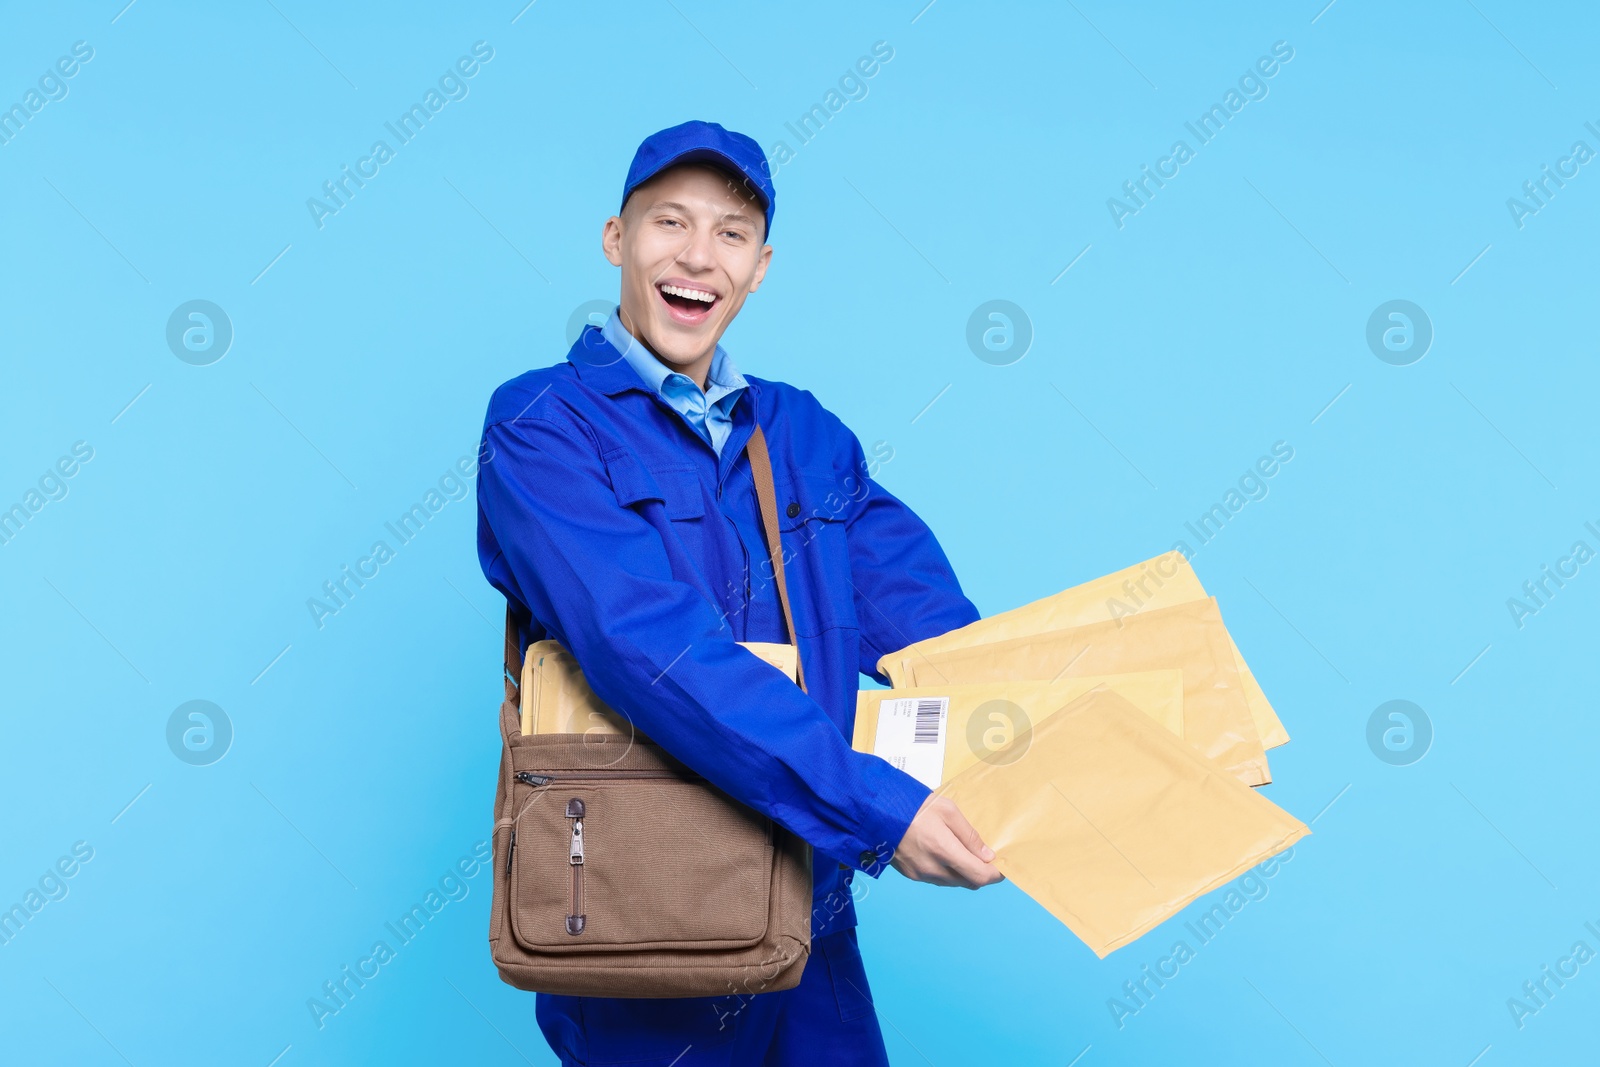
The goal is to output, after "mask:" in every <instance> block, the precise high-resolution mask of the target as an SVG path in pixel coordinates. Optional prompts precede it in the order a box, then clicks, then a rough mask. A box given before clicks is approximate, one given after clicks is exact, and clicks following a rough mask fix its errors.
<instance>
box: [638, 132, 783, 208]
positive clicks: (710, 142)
mask: <svg viewBox="0 0 1600 1067" xmlns="http://www.w3.org/2000/svg"><path fill="white" fill-rule="evenodd" d="M680 163H710V164H713V165H715V166H718V167H721V168H722V169H723V170H726V171H729V172H730V173H731V174H733V175H735V176H737V175H740V174H742V175H744V177H745V183H744V184H745V188H746V189H748V190H749V191H750V192H752V193H755V194H756V195H757V196H758V197H760V198H761V201H762V204H763V205H764V206H765V208H766V212H767V236H768V237H771V236H772V209H773V201H774V200H775V199H776V194H775V193H774V192H773V190H772V173H771V168H769V167H768V166H767V157H766V154H765V153H763V152H762V151H761V146H760V145H758V144H756V143H755V141H753V140H752V139H750V138H749V137H746V136H745V135H744V134H742V133H733V132H732V131H730V130H725V129H723V128H722V127H721V126H719V125H717V124H716V123H715V122H701V121H699V120H698V119H696V120H694V121H692V122H685V123H684V124H683V125H681V126H674V127H672V128H671V129H668V130H661V131H659V132H657V133H652V134H651V135H650V136H649V137H646V138H645V139H644V142H643V143H642V144H640V145H639V150H638V151H637V152H635V153H634V154H633V165H632V166H630V167H629V168H628V180H627V182H626V183H625V184H624V185H623V187H622V203H623V205H624V206H626V204H627V203H628V197H629V196H631V195H632V194H633V191H634V190H635V189H637V188H638V187H639V186H641V185H643V184H644V183H645V182H647V181H649V180H650V179H651V178H654V177H655V176H656V175H657V174H660V173H661V172H662V171H664V170H666V169H667V168H668V167H674V166H677V165H678V164H680ZM618 210H619V211H620V210H621V209H620V208H619V209H618Z"/></svg>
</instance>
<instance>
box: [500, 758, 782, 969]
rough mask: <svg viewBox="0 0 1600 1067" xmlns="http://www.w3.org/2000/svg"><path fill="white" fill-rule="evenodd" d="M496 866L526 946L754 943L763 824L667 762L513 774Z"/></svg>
mask: <svg viewBox="0 0 1600 1067" xmlns="http://www.w3.org/2000/svg"><path fill="white" fill-rule="evenodd" d="M515 777H516V783H517V784H516V787H515V796H514V805H515V806H514V808H513V811H514V812H515V816H514V822H513V824H512V836H511V841H510V844H509V846H508V850H507V856H506V864H507V866H508V867H509V869H510V875H511V880H510V920H511V932H512V935H513V936H514V937H515V938H516V940H517V942H518V943H519V944H520V945H522V946H523V947H524V948H527V949H532V950H537V951H542V952H593V951H620V950H639V949H649V948H656V947H659V948H682V947H683V946H684V943H686V942H688V943H693V944H694V945H695V946H696V947H699V948H706V949H722V948H738V947H741V946H746V945H753V944H756V943H757V942H759V941H760V940H761V939H762V938H763V937H764V936H765V935H766V930H767V923H768V910H767V909H768V901H769V900H770V896H771V894H770V890H771V886H772V871H773V863H774V858H775V857H774V854H773V842H772V823H771V822H770V821H769V820H767V819H766V818H764V817H762V816H760V815H757V814H756V813H755V812H753V811H751V810H749V809H748V808H745V807H743V806H742V805H739V804H737V803H735V802H733V801H732V800H730V799H729V798H728V797H727V796H726V795H724V794H722V793H719V792H718V791H717V790H716V789H714V788H713V787H712V786H711V785H710V784H709V783H707V782H705V781H704V780H702V779H697V778H692V777H687V776H684V775H680V774H678V773H674V772H673V771H670V770H624V769H599V768H597V769H587V770H568V771H550V772H549V773H534V772H531V771H523V772H520V773H518V774H517V775H516V776H515Z"/></svg>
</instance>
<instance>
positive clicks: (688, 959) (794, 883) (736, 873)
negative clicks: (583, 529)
mask: <svg viewBox="0 0 1600 1067" xmlns="http://www.w3.org/2000/svg"><path fill="white" fill-rule="evenodd" d="M748 454H749V457H750V467H751V472H752V475H753V476H754V478H755V487H756V499H757V502H758V503H759V505H760V510H761V521H762V526H763V527H764V528H765V533H766V539H767V548H768V551H769V553H770V554H771V557H772V569H773V575H774V578H775V580H776V582H777V586H778V600H779V603H780V605H781V607H782V609H783V619H784V622H785V624H786V625H787V626H788V629H789V636H790V639H791V640H794V636H795V629H794V616H793V614H792V612H791V610H790V606H789V590H788V587H787V586H786V585H785V583H784V573H783V548H782V544H781V542H780V539H779V535H778V510H777V502H776V494H775V492H774V488H773V483H772V463H771V460H770V458H769V457H768V454H767V443H766V438H765V437H764V436H763V435H762V432H761V428H760V427H759V426H757V427H756V429H755V432H754V433H753V434H752V435H751V438H750V444H749V447H748ZM796 653H797V655H798V648H797V649H796ZM521 661H522V655H521V649H520V647H519V643H518V640H517V634H516V628H515V627H514V626H513V624H512V621H511V612H510V609H509V607H508V608H507V611H506V640H505V701H504V702H503V703H502V704H501V705H500V737H501V741H502V744H503V747H502V749H501V754H500V779H499V784H498V786H497V787H496V789H495V801H494V812H495V824H494V896H493V900H492V901H491V903H490V917H489V947H490V952H491V954H492V956H493V957H494V962H495V966H496V967H497V968H498V969H499V972H500V977H501V978H502V979H503V980H504V981H506V982H507V983H509V984H511V985H513V986H516V987H517V988H518V989H529V990H535V991H538V992H542V993H561V994H567V995H573V996H603V997H695V996H724V995H745V994H751V993H764V992H772V991H776V990H780V989H790V988H793V987H794V986H795V985H797V984H798V983H799V981H800V974H801V971H802V970H803V968H804V967H805V963H806V958H807V957H808V956H809V955H810V952H811V892H812V888H811V846H810V845H809V844H807V843H806V842H805V841H803V840H801V839H800V838H799V837H797V836H796V835H794V834H793V833H791V832H790V831H788V830H786V829H785V828H784V827H782V826H779V825H777V824H776V823H774V822H773V821H772V820H771V819H768V818H766V817H765V816H763V815H761V814H759V813H757V812H755V811H753V810H751V809H750V808H748V807H745V806H744V805H742V804H740V803H738V802H737V801H735V800H734V799H733V798H731V797H729V796H728V795H727V794H726V793H723V792H722V791H721V790H719V789H717V788H716V787H715V786H713V785H712V784H711V783H710V782H707V781H706V780H705V779H704V778H702V777H700V776H698V775H696V774H695V773H694V772H693V771H691V770H689V768H687V767H685V766H684V765H683V764H682V763H680V762H679V761H677V760H675V759H673V758H672V757H671V756H669V755H668V754H667V753H666V752H665V751H663V750H662V749H661V748H660V746H658V745H655V744H653V743H651V742H650V741H649V740H648V739H646V738H645V737H643V736H642V735H640V734H638V732H637V731H633V732H632V733H630V734H627V735H617V734H608V733H601V732H598V731H591V732H590V733H587V734H577V733H565V734H529V735H524V734H523V733H522V730H521V722H520V718H519V711H520V704H521V693H520V690H519V683H520V679H521V667H522V662H521ZM797 679H798V681H799V683H800V688H801V689H802V690H803V689H805V673H804V670H803V669H799V670H797Z"/></svg>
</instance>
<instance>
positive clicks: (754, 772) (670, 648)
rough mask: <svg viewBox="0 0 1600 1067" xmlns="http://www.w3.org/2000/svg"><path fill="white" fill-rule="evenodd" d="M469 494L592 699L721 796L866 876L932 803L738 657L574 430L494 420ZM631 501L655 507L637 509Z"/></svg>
mask: <svg viewBox="0 0 1600 1067" xmlns="http://www.w3.org/2000/svg"><path fill="white" fill-rule="evenodd" d="M483 454H484V455H486V456H491V457H493V458H492V460H491V461H489V462H487V463H486V464H485V465H484V466H482V468H481V469H480V472H479V477H478V499H479V506H480V509H481V512H482V514H483V516H484V520H485V521H486V522H487V523H488V524H489V526H490V528H491V529H492V530H493V532H494V536H495V540H496V541H497V542H498V544H499V546H500V550H501V552H503V553H504V556H505V561H506V564H507V566H508V567H509V569H510V571H511V573H512V575H513V577H514V578H515V581H516V584H517V586H518V587H519V590H520V592H521V593H522V594H523V598H524V600H525V601H526V604H527V607H528V608H529V609H530V610H531V611H532V612H533V615H534V617H535V618H537V619H538V620H539V622H540V623H541V624H543V625H544V626H545V628H546V629H547V630H549V631H550V632H551V633H552V634H553V635H554V636H555V637H556V638H558V639H559V640H560V641H561V642H562V644H564V645H565V646H566V647H567V648H568V649H569V650H570V651H571V652H572V654H573V655H574V657H576V659H577V661H578V663H579V664H580V665H581V666H582V668H583V673H584V677H585V678H586V679H587V680H588V682H589V684H590V686H591V687H592V688H593V689H594V692H595V694H596V695H597V696H599V697H600V699H601V700H603V701H605V702H606V704H608V705H609V706H610V707H611V708H613V709H614V710H616V711H618V712H620V713H621V714H623V715H625V716H627V718H628V719H629V720H630V721H631V722H633V723H634V724H635V725H636V726H637V727H638V729H639V730H640V731H641V732H642V733H643V734H644V735H645V736H647V737H649V738H650V739H651V740H652V741H654V742H656V743H658V744H660V745H661V746H662V748H664V749H666V750H667V751H668V752H670V753H672V755H673V756H675V757H676V758H678V759H679V760H682V761H683V762H684V763H685V764H687V765H688V766H689V767H691V768H692V769H694V770H695V771H696V772H698V773H700V774H703V775H705V777H706V778H707V779H708V780H709V781H711V782H712V783H713V784H714V785H716V786H717V787H718V788H720V789H722V790H723V791H724V792H726V793H728V794H729V795H730V796H732V797H734V798H735V799H737V800H739V801H740V802H742V803H744V804H746V805H748V806H749V807H751V808H753V809H755V810H756V811H759V812H761V813H763V814H765V815H767V816H769V817H770V818H772V819H774V820H776V821H777V822H778V823H780V824H782V825H783V826H785V827H788V828H789V829H790V830H793V831H794V832H795V833H797V834H799V835H800V836H801V837H803V838H804V839H806V840H807V841H809V842H811V844H812V846H813V847H814V848H816V849H817V850H818V851H819V852H821V853H823V854H825V855H827V856H831V857H833V858H834V859H837V860H841V861H843V862H845V863H847V864H849V865H850V866H852V867H855V868H857V869H860V870H864V871H867V872H868V873H870V874H872V875H874V876H876V875H877V874H879V873H881V871H882V869H883V865H884V864H885V863H886V862H887V861H888V859H889V857H890V856H891V855H892V854H893V851H894V849H895V848H896V847H897V846H898V845H899V843H900V839H901V837H903V836H904V834H905V830H906V827H907V825H908V824H909V822H910V819H911V816H912V815H913V814H914V813H915V812H916V810H917V808H918V807H919V806H920V804H921V803H922V800H923V799H924V798H925V797H926V796H927V794H928V788H927V787H926V786H924V785H923V784H922V783H921V782H918V781H917V780H916V779H915V778H912V777H911V776H910V775H908V774H906V773H905V772H903V771H900V770H898V769H896V768H894V767H892V766H890V765H889V764H888V763H887V762H885V761H884V760H882V759H879V758H877V757H876V756H872V755H868V754H865V753H859V752H855V751H853V750H852V749H851V747H850V744H849V741H848V740H847V739H846V738H845V737H844V736H843V735H842V734H840V732H839V730H838V728H837V727H835V726H834V724H833V722H832V721H831V720H830V719H829V718H828V716H827V713H826V711H824V710H823V708H822V707H821V706H820V705H818V704H817V703H816V702H815V701H813V700H812V699H811V697H809V696H807V695H806V694H805V693H804V692H803V691H801V690H800V689H799V688H798V687H797V686H795V684H794V683H793V682H791V681H789V680H788V679H786V678H785V677H784V676H783V675H782V674H780V673H779V672H777V671H775V670H773V669H772V668H771V667H770V666H768V665H767V664H765V663H763V662H762V661H761V660H759V659H758V658H756V656H755V655H753V654H752V653H751V652H749V651H748V650H746V649H744V648H741V647H740V646H739V645H738V644H737V643H735V641H734V640H733V637H732V635H731V633H730V631H729V630H728V629H727V628H726V626H724V625H723V622H722V619H721V617H720V615H719V613H718V611H717V610H716V608H715V607H714V606H713V605H712V604H711V602H710V601H709V600H708V599H706V597H705V596H704V595H703V594H701V592H700V591H699V590H698V589H696V588H695V587H693V586H692V585H690V584H688V583H687V582H684V581H680V580H678V579H677V578H675V577H674V576H673V574H672V568H671V564H670V561H669V559H668V556H667V552H666V549H665V547H664V546H663V545H662V543H661V537H660V534H659V533H658V532H657V531H656V529H655V528H654V527H653V526H652V525H651V524H650V522H649V521H648V519H647V518H646V517H645V516H644V515H641V514H639V513H637V512H635V511H634V510H633V509H632V508H629V507H624V506H622V505H621V504H619V502H618V499H617V496H616V494H615V493H614V491H613V490H612V488H611V484H610V479H609V476H608V474H607V472H606V467H605V464H604V461H603V460H602V459H601V457H600V455H599V450H598V447H597V445H596V444H595V443H594V441H593V439H592V438H591V437H590V436H589V434H588V431H587V430H586V429H584V428H583V427H582V426H581V425H579V424H577V423H576V422H568V421H562V422H559V423H558V422H556V421H553V420H552V419H550V418H545V417H521V418H517V419H514V420H507V421H502V422H495V423H491V424H490V425H489V426H488V427H486V429H485V431H484V448H483ZM641 506H643V507H660V506H662V505H661V504H660V502H655V501H647V502H645V503H644V504H643V505H641Z"/></svg>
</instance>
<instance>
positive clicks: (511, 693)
mask: <svg viewBox="0 0 1600 1067" xmlns="http://www.w3.org/2000/svg"><path fill="white" fill-rule="evenodd" d="M746 451H747V452H748V454H749V456H750V475H751V477H752V478H753V479H754V480H755V483H756V503H757V505H759V507H760V510H761V527H762V530H763V532H765V534H766V536H767V552H768V554H769V555H770V556H771V557H772V576H773V580H774V581H775V582H776V583H777V586H778V604H779V606H780V607H781V608H782V609H783V624H784V627H785V628H786V629H787V630H788V632H789V640H790V641H791V642H792V643H793V644H794V673H795V680H796V681H797V682H799V683H800V689H801V691H802V692H804V691H805V688H806V674H805V668H804V666H803V665H802V664H801V662H800V641H799V638H798V637H796V636H795V630H794V612H793V610H792V609H791V608H790V606H789V585H788V583H787V582H786V581H785V580H784V573H783V559H784V556H783V539H782V538H781V537H780V536H779V533H778V491H777V488H776V487H775V486H774V485H773V484H772V457H771V456H770V455H769V454H768V452H767V437H766V434H764V433H762V432H761V427H760V426H759V425H757V426H756V428H755V430H754V431H753V432H752V433H751V434H750V444H749V445H748V446H747V448H746ZM505 686H506V703H505V705H504V707H505V708H508V709H517V708H519V707H520V706H521V704H522V648H521V642H520V641H519V640H518V639H517V626H516V623H515V622H514V621H513V620H512V618H511V605H510V604H509V603H508V604H507V605H506V642H505ZM505 714H506V715H509V716H511V718H510V720H508V721H515V711H514V710H509V711H506V712H505Z"/></svg>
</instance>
